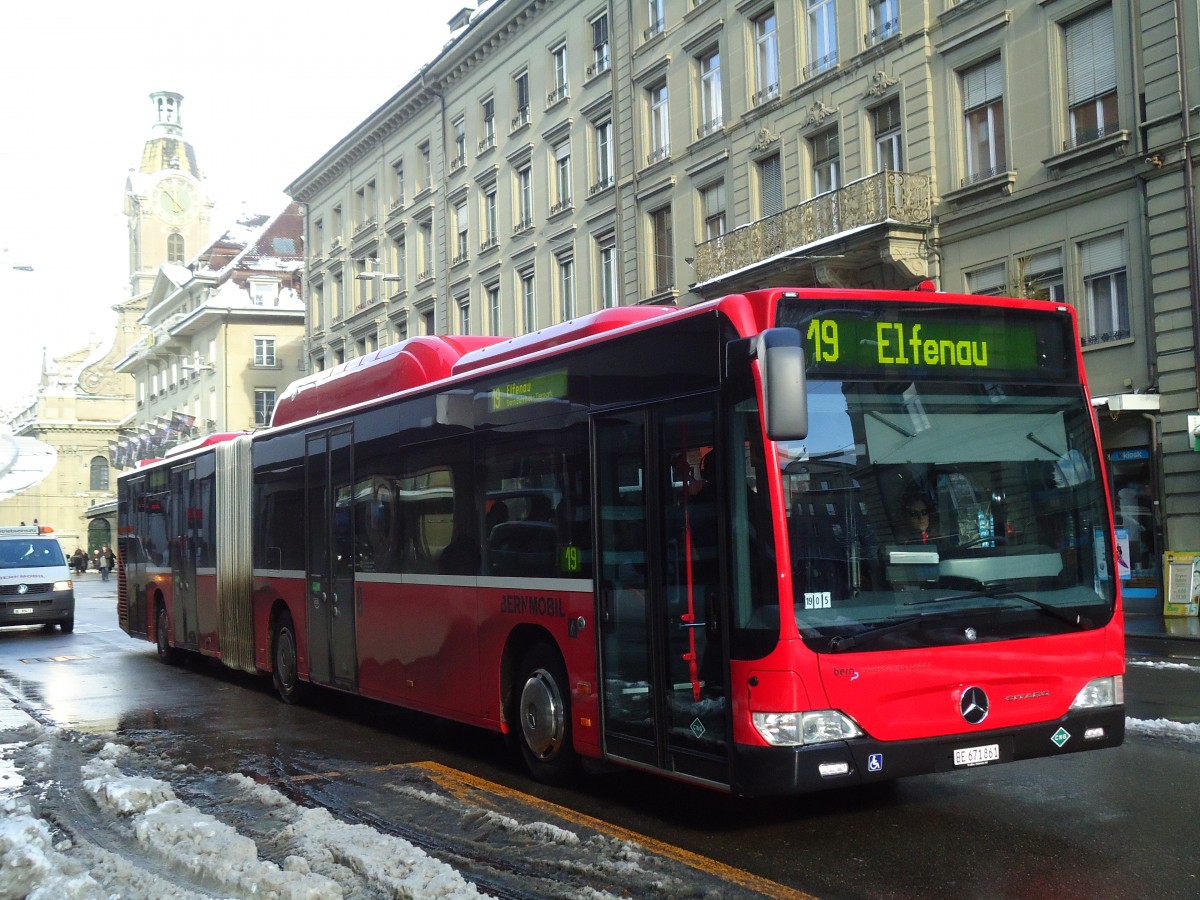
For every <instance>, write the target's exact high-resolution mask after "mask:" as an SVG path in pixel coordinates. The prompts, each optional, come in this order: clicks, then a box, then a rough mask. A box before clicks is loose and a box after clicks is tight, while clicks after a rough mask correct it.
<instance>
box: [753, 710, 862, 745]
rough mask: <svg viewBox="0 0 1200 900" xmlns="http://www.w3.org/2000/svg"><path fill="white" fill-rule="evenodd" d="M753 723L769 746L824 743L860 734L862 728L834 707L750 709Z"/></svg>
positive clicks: (843, 739) (859, 735)
mask: <svg viewBox="0 0 1200 900" xmlns="http://www.w3.org/2000/svg"><path fill="white" fill-rule="evenodd" d="M751 717H752V719H753V722H754V727H755V728H756V729H758V733H759V734H761V735H762V737H763V740H764V741H766V742H767V743H768V744H770V745H771V746H772V747H798V746H801V745H804V744H827V743H829V742H830V741H845V740H849V739H850V738H856V737H862V729H861V728H859V727H858V725H856V724H855V722H854V720H853V719H851V718H850V717H849V716H847V715H846V714H845V713H842V712H838V710H836V709H817V710H811V711H809V712H803V713H799V712H784V713H758V712H756V713H751Z"/></svg>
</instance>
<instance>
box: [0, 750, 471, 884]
mask: <svg viewBox="0 0 1200 900" xmlns="http://www.w3.org/2000/svg"><path fill="white" fill-rule="evenodd" d="M7 746H8V747H10V748H11V747H12V746H14V745H7ZM37 749H38V750H39V751H41V754H42V757H43V758H44V757H45V756H46V755H47V754H49V753H50V752H51V751H50V750H49V748H46V747H45V746H44V745H43V746H42V747H39V748H37ZM128 753H129V750H128V748H127V747H124V746H121V745H117V744H112V743H109V744H106V745H105V746H104V748H103V750H101V751H100V753H99V754H97V755H96V756H95V757H94V758H93V759H91V760H90V761H88V762H87V763H85V764H84V765H83V766H82V768H81V775H82V779H83V780H82V787H83V790H84V791H85V792H86V794H87V795H89V796H90V797H91V798H92V800H94V802H95V804H96V805H97V806H98V807H99V809H100V810H101V811H104V812H107V813H109V814H111V815H113V816H116V817H118V818H119V819H120V820H121V821H122V822H124V824H125V825H126V826H127V829H122V830H123V831H125V830H127V831H128V832H129V833H131V834H132V836H133V839H134V840H135V841H136V846H137V849H138V850H140V851H141V853H142V854H144V858H145V860H147V861H148V863H149V865H147V866H145V867H141V868H139V867H138V866H137V864H136V863H135V862H130V861H129V860H128V859H126V858H125V857H123V856H121V855H119V854H117V853H113V852H110V851H108V850H106V849H105V848H103V847H102V846H99V845H98V844H91V843H88V844H87V845H86V846H85V845H84V844H83V843H82V842H81V843H80V844H78V845H75V844H73V843H72V842H71V841H70V840H60V841H59V842H58V843H55V840H54V837H53V836H52V831H51V828H50V826H49V825H48V823H47V822H46V821H45V820H43V819H41V818H38V817H36V816H35V813H34V810H33V808H32V807H31V805H30V803H29V801H28V800H26V799H23V798H22V797H20V796H13V795H12V791H10V790H5V789H4V788H5V786H6V785H7V786H8V787H12V786H13V785H14V783H17V784H18V786H19V782H20V781H21V780H22V776H21V775H17V774H15V773H14V772H13V770H11V769H10V770H9V771H8V772H7V773H5V772H4V771H3V770H0V801H2V802H0V900H8V898H14V900H15V898H22V897H29V898H30V900H42V898H101V897H112V896H124V897H129V896H144V897H156V898H157V897H164V898H165V897H190V896H196V895H197V894H203V893H206V892H208V891H214V892H216V893H218V894H219V895H228V896H237V897H264V898H271V897H276V898H291V900H326V898H330V900H335V898H341V897H343V896H344V895H345V891H343V886H342V885H340V884H339V883H338V881H337V880H336V878H335V877H330V876H329V875H326V874H321V873H320V872H318V871H313V869H314V868H316V869H325V870H328V871H329V872H333V873H336V871H337V869H338V868H339V867H345V868H346V869H348V870H350V871H351V872H353V873H354V874H355V875H357V876H359V877H361V878H365V879H366V880H367V881H368V882H370V883H371V884H373V885H374V886H375V887H376V888H378V889H379V891H380V892H381V893H382V894H385V895H388V896H396V897H421V898H425V897H429V898H441V897H446V898H451V897H455V898H456V897H478V896H480V894H479V893H478V891H477V890H476V888H475V887H474V886H473V885H471V884H470V883H468V882H467V881H466V880H464V879H463V877H462V876H461V875H460V874H459V873H458V872H456V871H455V870H454V869H452V868H451V867H450V866H448V865H446V864H445V863H442V862H440V861H438V860H436V859H433V858H431V857H430V856H428V855H427V854H426V853H424V851H422V850H420V849H419V848H417V847H414V846H413V845H412V844H410V843H408V842H407V841H405V840H403V839H401V838H397V837H393V836H389V835H384V834H380V833H379V832H377V831H375V830H373V829H371V828H368V827H367V826H364V825H351V824H347V823H344V822H340V821H338V820H336V819H335V818H334V817H333V816H331V815H330V814H329V812H328V811H327V810H324V809H305V808H302V807H299V806H297V805H295V804H294V803H292V802H291V801H290V800H288V799H287V798H286V797H284V796H283V795H282V794H280V793H278V792H277V791H275V790H273V789H272V788H269V787H266V786H263V785H260V784H256V783H255V782H253V781H251V780H250V779H248V778H246V777H245V776H243V775H227V776H223V777H225V778H227V779H229V780H230V781H231V782H232V783H233V785H234V786H235V787H237V788H239V789H240V790H241V791H243V792H245V793H246V794H248V795H252V796H253V797H254V799H255V800H256V801H257V802H259V803H260V804H264V805H266V806H269V807H272V808H274V810H276V811H277V813H278V816H279V818H280V820H281V821H283V822H286V823H287V824H286V825H285V827H284V829H283V831H282V833H281V835H280V838H281V841H284V842H286V843H287V844H288V845H289V846H292V847H294V848H296V850H297V851H298V852H297V853H295V854H293V855H288V856H287V857H286V858H285V859H284V862H283V865H282V866H280V865H276V864H275V863H273V862H269V861H267V860H263V859H260V858H259V852H258V850H259V848H258V847H257V845H256V844H255V842H254V841H253V840H252V839H250V838H248V837H245V836H244V835H242V834H239V833H238V832H237V831H236V830H235V829H234V828H232V827H230V826H229V825H226V824H224V823H223V822H221V821H219V820H217V819H216V818H214V817H213V816H211V815H209V814H207V813H204V812H202V811H200V810H198V809H196V808H195V807H192V806H189V805H188V804H186V803H184V802H182V801H180V800H179V799H178V798H177V797H176V796H175V792H174V791H173V790H172V788H171V785H169V784H168V783H166V782H164V781H160V780H158V779H156V778H147V777H142V776H133V775H126V774H123V773H122V771H121V768H120V761H121V758H122V757H123V756H125V755H126V754H128ZM34 768H35V769H36V768H37V766H36V765H35V767H34ZM28 774H29V776H30V777H36V772H30V773H28ZM102 842H103V841H102ZM155 868H157V869H159V870H160V871H162V872H163V873H164V875H165V876H166V877H160V876H159V875H156V874H155V872H154V871H153V870H154V869H155ZM180 873H182V874H183V878H182V879H181V878H177V877H174V876H176V875H178V874H180ZM180 881H183V882H185V883H187V884H190V885H191V886H192V888H193V889H192V890H189V889H184V888H180V887H179V884H178V882H180Z"/></svg>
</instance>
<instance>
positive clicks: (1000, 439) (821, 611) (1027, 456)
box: [776, 380, 1121, 653]
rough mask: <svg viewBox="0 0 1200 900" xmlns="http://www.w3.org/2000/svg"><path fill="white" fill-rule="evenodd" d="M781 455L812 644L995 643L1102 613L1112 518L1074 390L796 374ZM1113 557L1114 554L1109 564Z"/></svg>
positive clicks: (798, 611) (1101, 620)
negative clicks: (796, 436) (800, 407)
mask: <svg viewBox="0 0 1200 900" xmlns="http://www.w3.org/2000/svg"><path fill="white" fill-rule="evenodd" d="M809 403H810V429H809V436H808V438H807V439H805V440H802V441H792V442H783V443H779V444H777V445H776V456H777V461H778V464H779V466H780V467H781V471H782V475H783V487H784V500H785V503H786V509H787V516H788V532H789V543H790V546H791V568H792V573H793V581H794V593H793V604H794V609H795V616H796V621H797V624H798V626H799V630H800V634H801V636H802V637H803V638H804V640H805V642H806V643H807V644H808V646H809V647H810V648H811V649H813V650H815V651H817V652H828V653H837V652H843V651H847V650H851V649H854V650H877V649H879V650H882V649H895V648H898V647H920V646H935V645H946V644H954V643H969V642H975V641H978V642H986V641H996V640H1007V639H1012V638H1017V637H1034V636H1039V635H1047V634H1061V633H1067V632H1071V631H1080V630H1085V629H1090V628H1096V627H1099V626H1101V625H1103V624H1105V623H1106V622H1108V621H1109V619H1110V618H1111V616H1112V613H1113V609H1114V604H1115V594H1116V592H1115V587H1114V581H1113V580H1114V578H1119V577H1120V575H1119V573H1114V572H1111V571H1109V570H1108V566H1107V564H1106V562H1105V561H1106V560H1108V559H1112V558H1114V557H1112V555H1111V548H1110V547H1109V546H1108V542H1109V529H1108V519H1107V516H1106V514H1105V508H1104V488H1103V481H1102V474H1101V468H1100V463H1099V460H1098V459H1097V457H1096V452H1095V449H1094V440H1093V432H1092V422H1091V417H1090V412H1089V409H1088V406H1087V403H1086V398H1085V396H1084V393H1083V391H1082V389H1081V388H1080V387H1079V386H1077V385H1073V386H1051V385H1045V384H1040V385H1039V384H1030V383H1008V384H1004V383H979V382H965V381H964V382H961V383H954V382H944V381H904V380H896V381H887V382H868V381H838V380H826V381H821V380H816V381H810V382H809ZM1116 559H1117V565H1118V566H1120V564H1121V560H1120V558H1119V557H1116Z"/></svg>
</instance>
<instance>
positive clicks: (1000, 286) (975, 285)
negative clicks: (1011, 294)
mask: <svg viewBox="0 0 1200 900" xmlns="http://www.w3.org/2000/svg"><path fill="white" fill-rule="evenodd" d="M1007 288H1008V268H1007V267H1006V266H1005V264H1004V263H995V264H993V265H990V266H985V267H984V268H982V269H977V270H975V271H974V272H968V273H967V291H968V292H969V293H972V294H979V295H981V296H987V297H999V296H1002V295H1003V294H1006V293H1008V290H1007Z"/></svg>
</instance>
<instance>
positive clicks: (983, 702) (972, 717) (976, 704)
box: [958, 687, 988, 725]
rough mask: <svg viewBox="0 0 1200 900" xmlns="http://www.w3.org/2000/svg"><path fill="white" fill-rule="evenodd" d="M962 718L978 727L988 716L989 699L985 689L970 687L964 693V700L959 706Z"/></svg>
mask: <svg viewBox="0 0 1200 900" xmlns="http://www.w3.org/2000/svg"><path fill="white" fill-rule="evenodd" d="M958 709H959V712H961V713H962V717H963V718H964V719H966V720H967V722H968V723H970V724H971V725H978V724H979V723H980V722H982V721H983V720H984V719H986V718H987V714H988V698H987V694H985V693H984V692H983V688H977V687H969V688H967V689H966V690H965V691H963V695H962V700H960V701H959V704H958Z"/></svg>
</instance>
